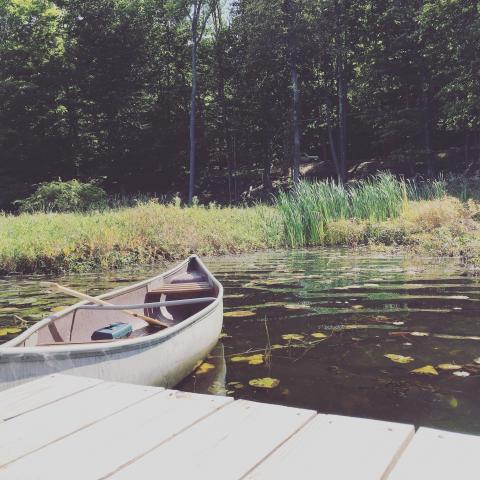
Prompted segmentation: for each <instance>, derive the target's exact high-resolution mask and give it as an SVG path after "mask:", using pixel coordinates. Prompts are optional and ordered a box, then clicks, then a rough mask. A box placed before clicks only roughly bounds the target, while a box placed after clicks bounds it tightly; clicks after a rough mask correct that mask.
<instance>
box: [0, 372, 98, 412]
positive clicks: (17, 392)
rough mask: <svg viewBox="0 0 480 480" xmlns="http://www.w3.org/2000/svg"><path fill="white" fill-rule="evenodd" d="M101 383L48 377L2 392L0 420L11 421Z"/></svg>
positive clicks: (91, 379) (79, 378)
mask: <svg viewBox="0 0 480 480" xmlns="http://www.w3.org/2000/svg"><path fill="white" fill-rule="evenodd" d="M99 383H102V380H97V379H93V378H85V377H73V376H70V375H48V376H46V377H42V378H40V379H38V380H35V381H33V382H28V383H24V384H22V385H19V386H18V387H13V388H10V389H8V390H4V391H2V392H0V420H3V421H5V420H9V419H11V418H13V417H17V416H18V415H22V414H24V413H27V412H30V411H32V410H35V409H36V408H39V407H43V406H44V405H48V404H49V403H53V402H56V401H58V400H61V399H63V398H65V397H68V396H70V395H73V394H74V393H77V392H80V391H82V390H85V389H87V388H91V387H93V386H95V385H98V384H99Z"/></svg>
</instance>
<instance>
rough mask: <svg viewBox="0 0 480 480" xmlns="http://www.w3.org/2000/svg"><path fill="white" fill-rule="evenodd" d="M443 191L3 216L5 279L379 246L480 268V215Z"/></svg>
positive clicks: (305, 190)
mask: <svg viewBox="0 0 480 480" xmlns="http://www.w3.org/2000/svg"><path fill="white" fill-rule="evenodd" d="M447 193H448V192H447V191H446V189H445V186H444V184H443V183H442V182H441V181H439V182H428V183H422V182H404V181H399V180H397V179H395V178H394V177H392V176H391V175H381V176H378V177H375V178H372V179H370V180H367V181H362V182H356V183H353V184H350V185H349V186H347V187H342V186H338V185H336V184H334V183H331V182H318V183H303V184H301V185H300V186H299V187H298V188H296V189H294V190H293V191H291V192H289V193H282V194H280V195H279V197H278V198H277V201H276V203H275V204H274V205H273V206H269V207H267V206H257V207H250V208H218V207H215V206H213V207H201V206H196V207H191V208H181V207H180V206H179V205H161V204H159V203H157V202H154V201H151V202H147V203H144V204H142V205H139V206H137V207H131V208H120V209H112V210H106V211H102V212H91V213H65V214H59V213H57V214H53V213H51V214H48V213H37V214H27V213H25V214H22V215H18V216H13V215H3V216H0V271H1V272H2V273H10V272H24V273H29V272H61V271H82V270H93V269H112V268H118V267H123V266H128V265H133V264H139V263H143V264H145V263H149V262H154V261H158V260H161V259H168V260H171V259H176V258H182V257H185V256H187V255H188V254H190V253H198V254H200V255H218V254H226V253H240V252H248V251H254V250H260V249H265V248H277V247H290V248H295V247H305V246H343V245H347V246H359V245H374V246H388V247H402V248H408V249H411V250H412V251H415V252H418V253H428V254H434V255H446V256H463V257H464V258H465V260H466V261H467V263H468V264H469V265H471V266H473V267H474V266H476V267H477V268H478V266H480V221H479V220H480V206H479V204H478V203H476V202H475V201H473V200H469V201H462V200H460V199H458V198H454V197H452V196H449V195H448V194H447Z"/></svg>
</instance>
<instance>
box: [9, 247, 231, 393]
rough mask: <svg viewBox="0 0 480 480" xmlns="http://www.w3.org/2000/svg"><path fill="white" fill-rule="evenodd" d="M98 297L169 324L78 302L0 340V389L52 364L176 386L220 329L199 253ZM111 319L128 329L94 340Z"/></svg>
mask: <svg viewBox="0 0 480 480" xmlns="http://www.w3.org/2000/svg"><path fill="white" fill-rule="evenodd" d="M99 298H101V299H103V300H106V301H108V303H111V304H113V305H117V306H118V305H122V306H123V305H127V306H128V309H129V310H132V309H135V311H136V312H139V313H142V314H143V315H147V316H149V317H151V318H152V317H153V318H156V319H158V320H161V321H162V322H164V323H167V324H168V325H169V327H168V328H166V329H164V330H159V329H157V328H155V327H152V326H149V325H148V324H147V323H146V322H145V321H143V320H141V319H139V318H136V317H134V316H131V315H128V314H126V313H124V312H122V311H121V310H118V307H117V310H114V309H113V308H115V307H98V306H94V305H92V304H91V303H88V302H80V303H77V304H75V305H73V306H71V307H68V308H66V309H64V310H62V311H60V312H57V313H55V314H53V315H50V316H49V317H47V318H45V319H43V320H41V321H40V322H38V323H37V324H35V325H34V326H32V327H30V328H29V329H28V330H26V331H25V332H23V333H22V334H20V335H19V336H17V337H16V338H14V339H13V340H11V341H9V342H7V343H5V344H3V345H2V346H1V347H0V390H3V389H6V388H9V387H12V386H14V385H16V384H19V383H23V382H25V381H27V380H31V379H32V378H35V377H39V376H43V375H48V374H51V373H57V372H62V373H68V374H70V375H79V376H84V377H93V378H99V379H103V380H110V381H117V382H126V383H135V384H141V385H158V386H164V387H173V386H175V385H176V384H177V383H179V382H180V381H181V380H182V379H183V378H185V377H186V376H187V375H188V374H190V373H191V372H192V371H193V370H194V368H195V367H196V365H198V363H199V362H200V361H201V360H203V359H204V358H205V357H206V356H207V355H208V353H209V352H210V351H211V350H212V348H213V347H214V346H215V345H216V343H217V341H218V337H219V335H220V332H221V329H222V322H223V287H222V285H221V284H220V283H219V282H218V280H217V279H216V278H215V277H214V276H213V275H212V274H211V273H210V272H209V271H208V269H207V268H206V267H205V265H204V264H203V263H202V261H201V260H200V259H199V258H198V257H197V256H192V257H190V258H188V259H187V260H185V261H184V262H183V263H181V264H180V265H178V266H177V267H175V268H174V269H172V270H170V271H169V272H167V273H164V274H161V275H159V276H157V277H154V278H152V279H149V280H145V281H143V282H140V283H137V284H135V285H132V286H129V287H125V288H121V289H118V290H114V291H112V292H109V293H106V294H104V295H102V296H100V297H99ZM125 308H126V307H125ZM115 322H122V323H129V324H130V325H131V326H132V328H133V332H132V334H131V335H130V336H129V337H126V338H123V339H118V340H103V341H92V340H91V337H92V334H93V332H95V331H96V330H99V329H101V328H103V327H105V326H108V325H109V324H112V323H115Z"/></svg>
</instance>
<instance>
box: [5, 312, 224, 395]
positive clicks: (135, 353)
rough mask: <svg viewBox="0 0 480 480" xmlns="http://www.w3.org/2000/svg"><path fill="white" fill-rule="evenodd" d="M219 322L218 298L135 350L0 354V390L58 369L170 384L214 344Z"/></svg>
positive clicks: (104, 376)
mask: <svg viewBox="0 0 480 480" xmlns="http://www.w3.org/2000/svg"><path fill="white" fill-rule="evenodd" d="M222 322H223V308H222V304H221V303H219V305H218V307H217V308H216V309H214V310H213V311H211V312H210V313H208V314H207V315H206V316H205V317H203V318H202V319H201V320H199V321H197V322H195V323H194V324H192V325H189V326H187V327H186V328H185V329H182V330H180V331H179V332H178V333H176V334H175V335H173V336H172V337H170V338H167V339H165V340H164V341H161V342H158V343H157V342H154V343H153V344H151V345H145V346H143V347H136V348H135V349H131V348H127V347H126V348H125V349H122V348H120V349H118V350H116V351H114V352H112V351H109V350H107V349H105V350H98V351H96V352H92V353H91V354H88V353H85V354H75V353H72V354H70V355H65V354H58V355H56V354H55V353H54V352H52V353H48V354H44V353H39V354H37V355H35V354H30V355H28V356H25V355H23V354H22V352H18V353H16V354H12V355H9V356H8V358H6V357H4V358H3V359H1V358H0V368H1V370H2V373H1V377H2V383H1V384H0V390H4V389H6V388H10V387H13V386H15V385H17V384H19V383H23V382H25V381H28V380H31V379H33V378H35V377H40V376H43V375H49V374H52V373H58V372H62V373H65V374H69V375H78V376H83V377H92V378H99V379H102V380H108V381H114V382H124V383H133V384H139V385H157V386H162V387H173V386H175V385H177V384H178V383H179V382H180V381H181V380H183V379H184V378H185V377H186V376H187V375H189V374H190V373H191V372H192V371H193V369H194V368H195V366H196V365H197V364H198V362H199V361H201V360H202V359H204V358H205V357H206V356H207V355H208V354H209V353H210V351H211V350H212V349H213V348H214V347H215V345H216V344H217V341H218V337H219V335H220V332H221V329H222ZM22 357H23V358H22ZM2 360H3V361H2Z"/></svg>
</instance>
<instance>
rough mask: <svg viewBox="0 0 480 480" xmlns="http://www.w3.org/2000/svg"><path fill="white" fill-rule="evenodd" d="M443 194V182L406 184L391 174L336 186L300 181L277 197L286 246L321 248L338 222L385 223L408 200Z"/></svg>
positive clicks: (396, 214) (327, 183)
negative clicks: (352, 220) (363, 221)
mask: <svg viewBox="0 0 480 480" xmlns="http://www.w3.org/2000/svg"><path fill="white" fill-rule="evenodd" d="M445 195H446V185H445V182H443V181H442V179H439V180H436V181H431V182H424V181H420V180H418V181H413V180H409V181H405V180H404V179H401V178H397V177H395V176H394V175H392V174H390V173H380V174H378V175H375V176H373V177H370V178H368V179H366V180H359V181H354V182H352V183H350V184H348V185H338V184H336V183H335V182H333V181H331V180H327V181H321V182H301V183H300V184H298V185H297V186H296V187H295V188H294V189H293V190H292V191H290V192H281V193H280V194H279V195H278V196H277V198H276V207H277V209H278V210H279V212H280V214H281V216H282V219H283V227H284V236H285V241H286V243H287V244H288V245H289V246H291V247H297V246H305V245H323V244H325V243H326V241H327V236H328V231H327V228H328V224H329V223H331V222H333V221H337V220H346V219H358V220H370V221H384V220H388V219H391V218H397V217H399V216H400V215H401V213H402V212H403V211H404V209H405V205H406V204H407V202H408V201H409V200H422V199H429V200H430V199H435V198H441V197H443V196H445Z"/></svg>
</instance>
